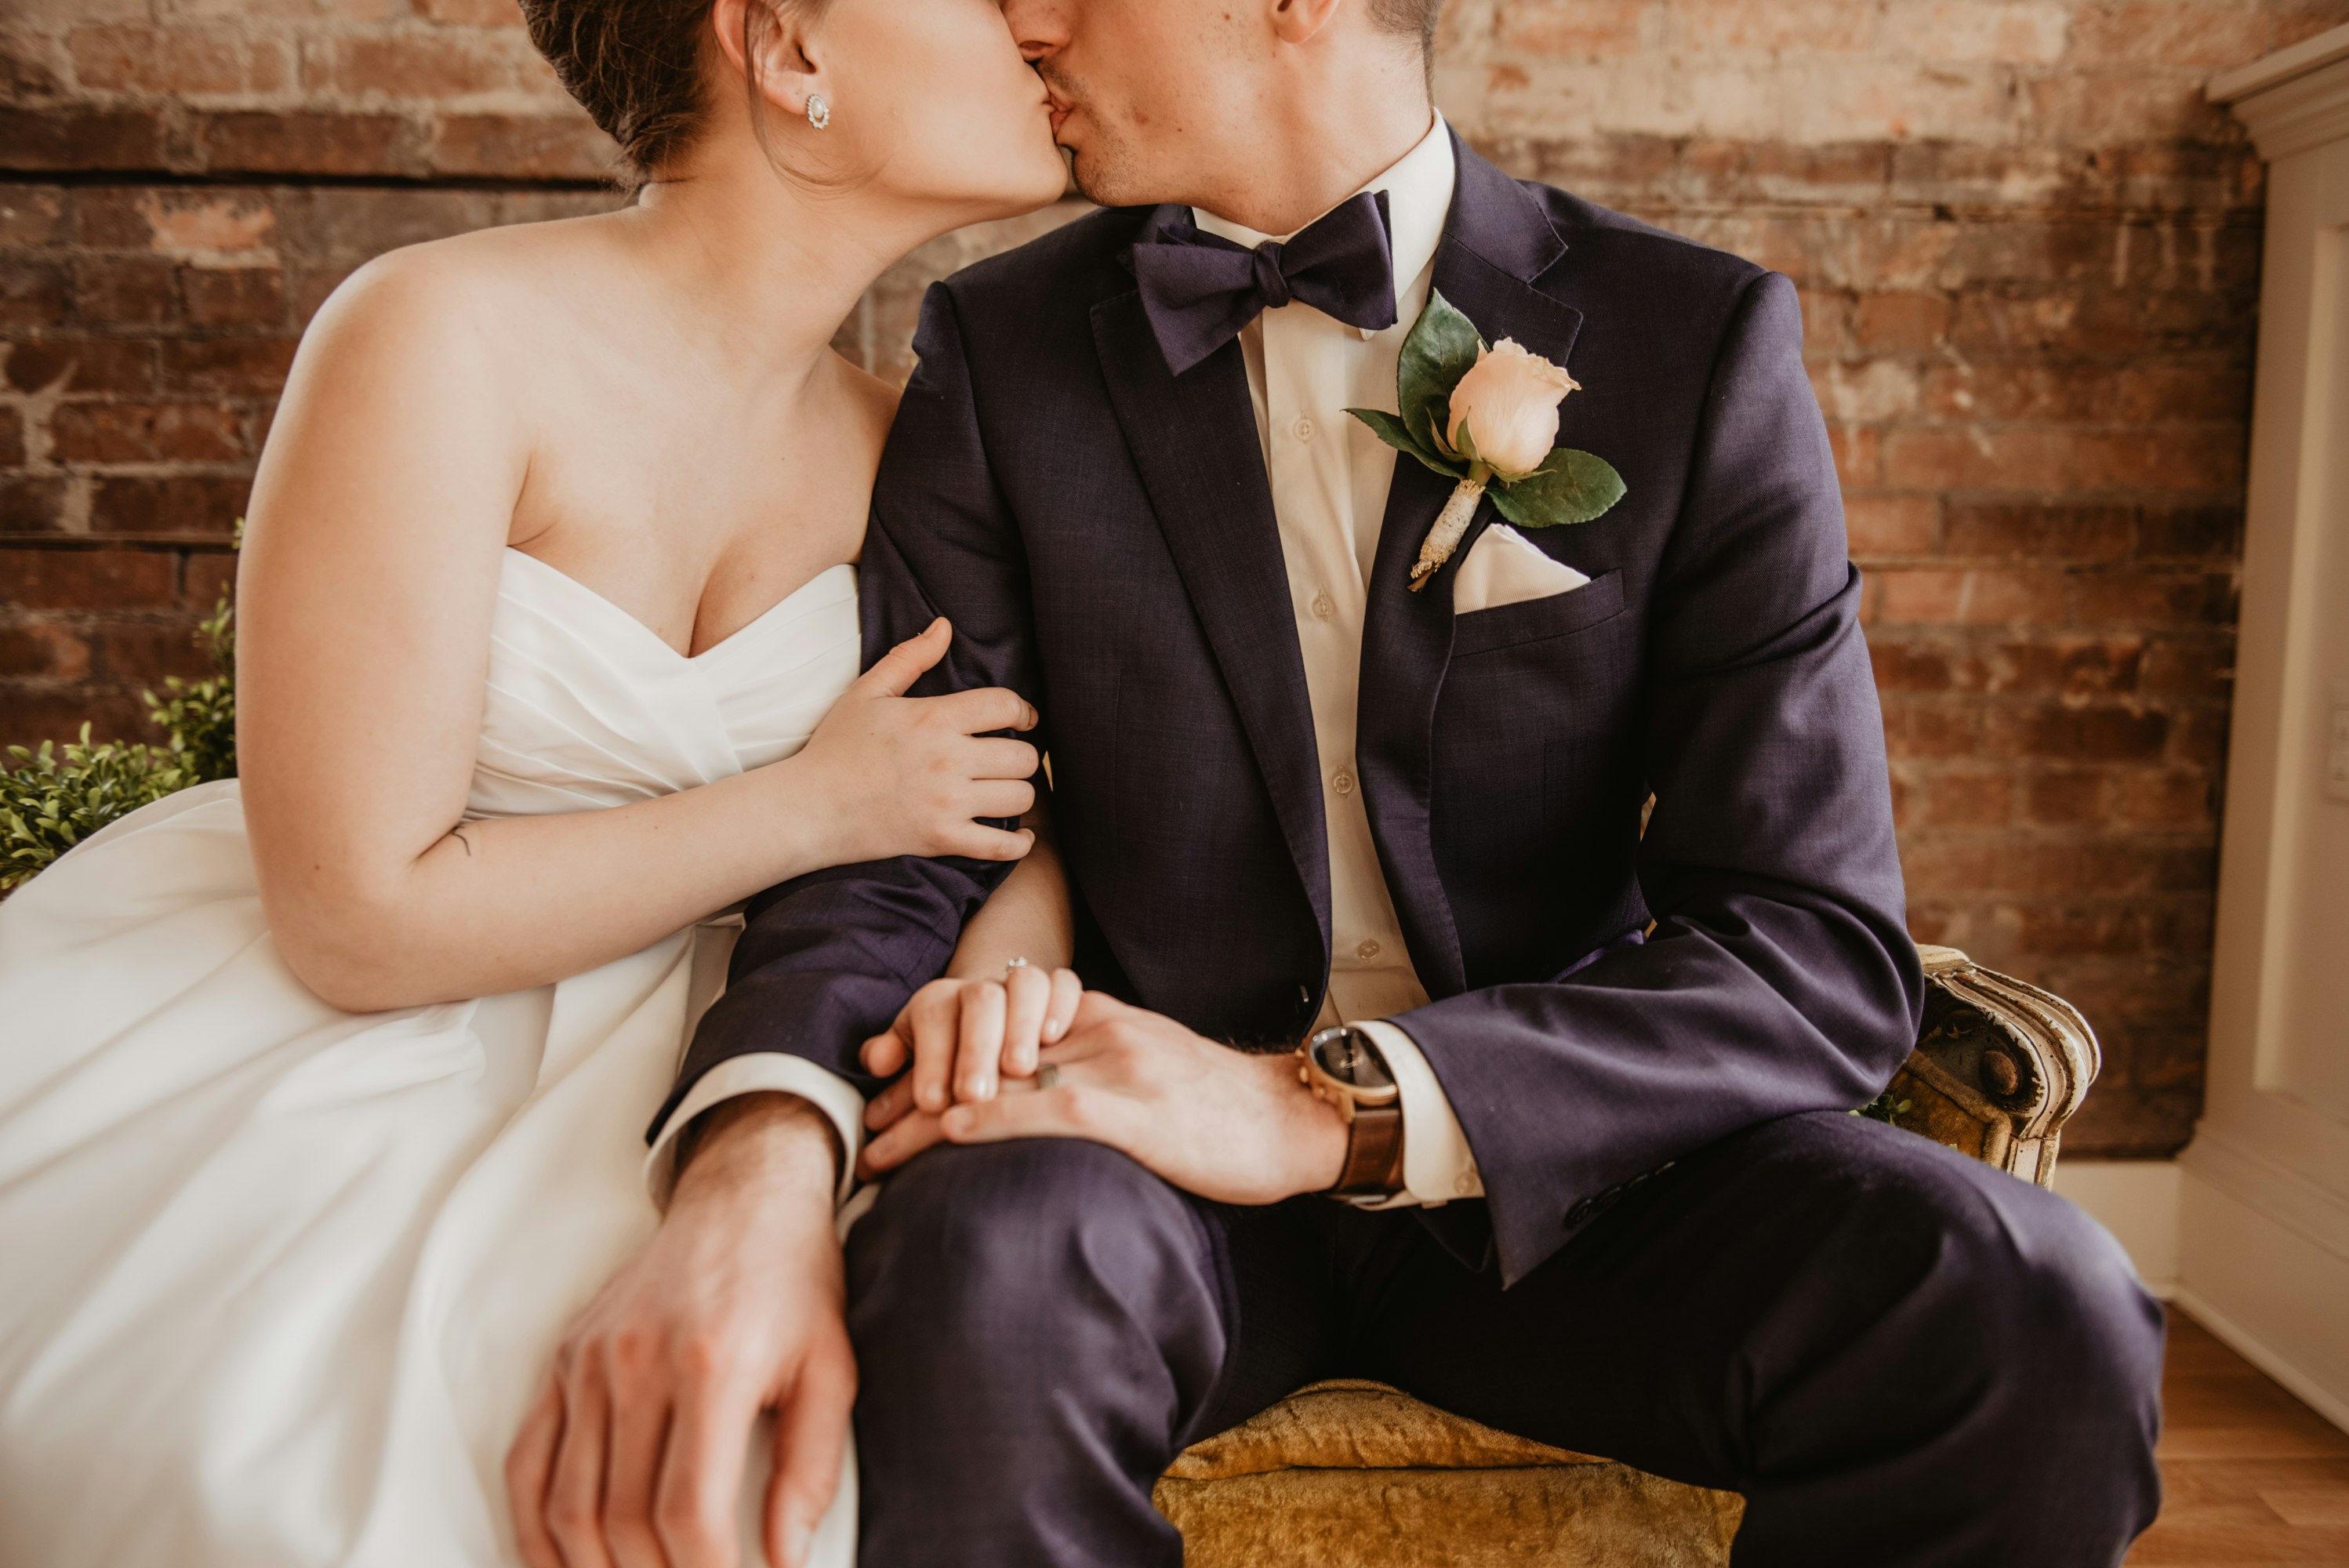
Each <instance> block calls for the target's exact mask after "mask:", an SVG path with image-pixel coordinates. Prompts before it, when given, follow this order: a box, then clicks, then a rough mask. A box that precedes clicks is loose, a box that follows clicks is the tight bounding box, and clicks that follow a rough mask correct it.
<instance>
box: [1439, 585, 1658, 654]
mask: <svg viewBox="0 0 2349 1568" xmlns="http://www.w3.org/2000/svg"><path fill="white" fill-rule="evenodd" d="M1622 613H1623V573H1622V572H1621V571H1620V570H1618V571H1614V572H1609V573H1607V574H1606V575H1605V576H1603V577H1594V578H1592V579H1591V580H1590V581H1589V582H1588V583H1584V584H1583V585H1582V586H1581V587H1579V588H1570V589H1568V590H1567V592H1565V593H1552V594H1551V595H1549V597H1547V598H1546V599H1527V600H1525V601H1523V602H1522V603H1516V604H1503V605H1500V606H1498V607H1497V608H1495V609H1491V610H1471V611H1470V612H1469V613H1468V614H1464V615H1461V616H1459V617H1457V618H1455V619H1454V621H1453V623H1452V656H1453V658H1454V660H1455V661H1456V660H1460V659H1465V658H1472V657H1474V656H1475V655H1478V654H1486V653H1491V652H1492V651H1493V650H1495V648H1508V647H1515V646H1516V645H1518V644H1520V643H1535V642H1540V641H1542V640H1543V639H1544V638H1547V637H1563V636H1567V635H1569V634H1572V633H1575V632H1580V631H1586V630H1588V629H1589V628H1590V627H1592V626H1596V625H1598V624H1600V623H1601V622H1605V621H1611V620H1613V619H1614V618H1615V617H1616V616H1618V615H1619V614H1622Z"/></svg>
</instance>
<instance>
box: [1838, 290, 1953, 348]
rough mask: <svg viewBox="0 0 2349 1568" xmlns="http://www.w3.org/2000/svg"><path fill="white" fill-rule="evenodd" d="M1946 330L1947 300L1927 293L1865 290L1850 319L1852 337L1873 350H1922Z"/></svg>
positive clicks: (1948, 307) (1937, 341) (1948, 304)
mask: <svg viewBox="0 0 2349 1568" xmlns="http://www.w3.org/2000/svg"><path fill="white" fill-rule="evenodd" d="M1949 330H1950V302H1949V299H1948V297H1947V296H1946V295H1942V294H1862V295H1860V296H1859V305H1858V309H1857V312H1856V313H1855V315H1854V316H1853V320H1852V341H1853V342H1854V343H1855V344H1857V346H1859V347H1860V348H1863V349H1867V350H1870V351H1875V352H1893V353H1899V352H1906V353H1922V352H1924V351H1925V350H1927V349H1930V348H1931V347H1932V346H1934V345H1936V344H1938V343H1940V341H1941V339H1942V337H1943V336H1944V335H1946V334H1947V333H1948V332H1949Z"/></svg>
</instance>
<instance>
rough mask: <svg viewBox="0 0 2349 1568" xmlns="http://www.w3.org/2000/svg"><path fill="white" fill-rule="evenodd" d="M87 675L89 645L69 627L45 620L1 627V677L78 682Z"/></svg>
mask: <svg viewBox="0 0 2349 1568" xmlns="http://www.w3.org/2000/svg"><path fill="white" fill-rule="evenodd" d="M88 673H89V644H88V642H87V641H85V640H84V639H83V638H82V637H80V636H79V635H78V634H76V633H75V632H74V631H73V630H72V629H71V628H69V627H66V626H61V625H57V624H55V623H53V622H47V621H30V622H26V623H24V624H18V625H13V626H0V678H5V677H7V676H49V677H50V678H52V679H56V680H79V679H81V678H82V677H83V676H86V675H88Z"/></svg>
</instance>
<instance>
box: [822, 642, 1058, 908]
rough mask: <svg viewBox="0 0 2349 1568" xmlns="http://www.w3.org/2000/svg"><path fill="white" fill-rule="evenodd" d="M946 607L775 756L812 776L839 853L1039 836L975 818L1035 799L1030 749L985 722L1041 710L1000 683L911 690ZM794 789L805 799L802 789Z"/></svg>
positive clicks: (1000, 722) (936, 851)
mask: <svg viewBox="0 0 2349 1568" xmlns="http://www.w3.org/2000/svg"><path fill="white" fill-rule="evenodd" d="M953 637H954V632H953V628H952V627H950V626H948V625H947V623H946V621H945V619H944V618H940V619H938V620H936V621H933V622H931V623H930V624H929V628H928V629H927V630H926V631H925V632H923V633H922V634H920V635H919V636H915V637H908V638H906V639H905V641H904V642H902V643H900V644H898V645H896V646H895V647H894V648H892V649H890V650H889V651H888V652H887V653H885V654H884V655H881V657H880V658H879V659H878V660H876V661H875V662H874V665H873V667H872V668H871V669H869V670H867V671H865V672H864V675H862V676H858V677H857V680H856V684H854V686H850V687H849V688H848V690H847V692H846V693H844V694H843V696H842V697H841V699H840V701H839V702H837V703H835V704H834V705H833V708H832V711H831V712H830V713H828V714H826V715H825V716H824V718H823V723H822V724H820V725H818V726H816V731H815V734H814V735H813V736H812V737H810V738H809V739H808V743H807V745H806V747H805V748H803V749H802V750H801V751H800V753H799V754H798V755H797V756H795V757H792V758H788V759H786V760H785V761H783V762H781V763H777V764H776V765H775V766H776V768H777V769H779V770H783V769H788V770H789V771H790V772H791V773H792V776H793V777H795V778H796V779H800V780H802V787H805V786H809V785H812V789H813V794H814V797H815V804H816V806H817V809H818V810H821V811H823V813H824V815H825V817H826V819H827V836H828V838H829V840H830V841H833V842H836V843H837V844H839V845H840V846H841V848H842V851H843V852H842V853H841V854H840V855H839V861H838V862H837V863H848V862H853V861H866V860H871V861H877V860H885V859H888V858H889V857H891V856H893V855H961V856H965V857H967V858H968V859H971V860H978V861H1016V860H1018V859H1019V858H1020V857H1021V856H1022V855H1025V854H1026V853H1027V852H1028V851H1029V850H1030V847H1032V846H1033V845H1034V843H1035V842H1036V835H1035V834H1034V833H1032V832H1030V831H1029V830H1027V829H1025V828H1022V829H1019V830H1016V831H1012V832H1006V831H1004V830H1002V829H1000V828H990V827H988V826H987V825H986V824H985V823H983V822H980V821H978V820H975V819H977V818H980V817H995V818H1012V819H1015V820H1016V819H1018V818H1019V817H1021V816H1024V815H1025V814H1026V813H1027V811H1028V809H1029V808H1030V806H1033V805H1034V804H1035V803H1036V787H1035V786H1034V785H1033V784H1031V783H1030V782H1029V780H1030V779H1032V778H1034V776H1035V773H1036V766H1037V758H1036V748H1034V747H1032V746H1030V745H1029V744H1028V743H1027V742H1026V741H1024V740H1013V739H1010V738H1007V737H1001V736H995V735H992V734H991V733H990V732H991V731H995V730H1003V729H1033V728H1035V727H1036V717H1037V716H1036V710H1035V709H1034V708H1032V707H1029V706H1028V703H1027V702H1026V700H1025V699H1023V698H1022V697H1021V696H1019V693H1017V692H1013V691H1007V690H1005V689H1004V688H1003V687H1001V686H983V687H979V688H977V689H974V690H970V691H957V692H949V693H947V695H946V696H929V697H909V696H906V695H905V693H906V692H907V691H908V690H909V689H910V688H911V687H912V686H913V684H914V683H915V682H916V681H917V680H919V679H920V678H921V677H922V676H923V675H925V674H926V673H927V672H928V671H929V670H930V668H931V667H932V666H934V665H936V663H937V662H938V661H939V660H940V659H942V658H944V657H945V656H946V652H947V645H948V644H949V643H950V642H952V641H953ZM795 799H798V800H801V801H805V800H806V799H807V797H806V796H804V795H798V796H795Z"/></svg>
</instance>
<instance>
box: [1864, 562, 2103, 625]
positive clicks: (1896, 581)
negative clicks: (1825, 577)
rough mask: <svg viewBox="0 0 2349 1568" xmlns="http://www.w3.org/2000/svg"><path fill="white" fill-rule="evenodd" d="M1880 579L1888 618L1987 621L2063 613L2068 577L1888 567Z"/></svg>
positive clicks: (1882, 609) (1880, 608)
mask: <svg viewBox="0 0 2349 1568" xmlns="http://www.w3.org/2000/svg"><path fill="white" fill-rule="evenodd" d="M1876 581H1877V583H1878V585H1879V589H1878V592H1879V597H1878V602H1877V614H1878V616H1879V617H1880V618H1881V619H1883V620H1885V621H1889V622H1901V621H1922V622H1944V623H1950V624H1988V623H1993V622H2000V621H2023V622H2029V621H2054V620H2060V619H2061V618H2062V617H2063V614H2064V576H2063V573H2057V572H2012V571H2011V572H1997V571H1980V570H1975V571H1950V570H1947V569H1943V568H1937V567H1885V568H1881V569H1879V570H1878V572H1877V573H1876Z"/></svg>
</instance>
